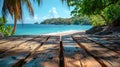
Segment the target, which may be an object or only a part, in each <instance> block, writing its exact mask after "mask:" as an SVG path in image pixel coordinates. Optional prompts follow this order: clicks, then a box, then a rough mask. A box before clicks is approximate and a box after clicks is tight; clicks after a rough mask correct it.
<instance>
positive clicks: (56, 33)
mask: <svg viewBox="0 0 120 67" xmlns="http://www.w3.org/2000/svg"><path fill="white" fill-rule="evenodd" d="M84 32H85V30H69V31H62V32H55V33H48V34H42V35H50V36H53V35H54V36H65V35H72V34H75V33H84Z"/></svg>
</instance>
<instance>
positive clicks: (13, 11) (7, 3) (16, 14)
mask: <svg viewBox="0 0 120 67" xmlns="http://www.w3.org/2000/svg"><path fill="white" fill-rule="evenodd" d="M33 1H35V2H37V3H38V4H40V2H41V0H33ZM22 4H25V5H26V6H27V8H28V9H29V12H30V15H32V16H34V12H33V8H32V5H31V1H30V0H4V1H3V7H2V15H3V18H6V17H7V15H8V14H10V15H11V16H12V18H14V27H13V30H12V33H11V34H14V32H15V30H16V25H17V21H18V20H22V19H23V18H22V16H23V15H22V14H23V13H22V11H23V9H22Z"/></svg>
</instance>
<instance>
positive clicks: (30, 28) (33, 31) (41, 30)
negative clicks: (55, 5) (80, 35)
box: [9, 24, 92, 35]
mask: <svg viewBox="0 0 120 67" xmlns="http://www.w3.org/2000/svg"><path fill="white" fill-rule="evenodd" d="M9 25H11V26H13V24H9ZM91 27H92V26H91V25H41V24H23V25H22V24H17V29H16V32H15V35H41V34H49V33H57V32H64V31H71V30H88V29H90V28H91Z"/></svg>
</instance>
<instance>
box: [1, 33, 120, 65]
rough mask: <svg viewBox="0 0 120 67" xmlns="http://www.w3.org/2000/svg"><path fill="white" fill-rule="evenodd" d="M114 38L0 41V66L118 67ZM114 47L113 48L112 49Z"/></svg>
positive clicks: (74, 36) (55, 38)
mask: <svg viewBox="0 0 120 67" xmlns="http://www.w3.org/2000/svg"><path fill="white" fill-rule="evenodd" d="M112 37H114V36H98V35H93V36H92V35H89V36H88V35H81V34H80V35H79V33H77V34H74V35H72V37H71V35H68V36H62V38H61V40H60V37H59V36H50V37H49V36H19V37H18V36H15V37H9V38H5V39H3V38H0V67H120V53H119V52H120V50H119V49H120V47H119V46H120V44H119V40H120V39H119V38H116V37H114V38H112ZM115 48H116V49H115Z"/></svg>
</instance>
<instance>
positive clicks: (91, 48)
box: [73, 37, 120, 67]
mask: <svg viewBox="0 0 120 67" xmlns="http://www.w3.org/2000/svg"><path fill="white" fill-rule="evenodd" d="M73 38H74V37H73ZM74 40H76V42H78V43H79V45H80V46H81V47H82V48H83V49H85V50H86V51H87V52H88V53H89V54H91V55H92V56H93V57H94V58H95V59H96V60H98V62H100V64H101V65H102V66H104V67H119V66H120V55H119V54H118V53H115V52H113V51H111V50H109V49H106V48H104V47H102V46H100V45H98V44H96V43H94V42H92V41H90V40H88V39H86V38H84V37H76V38H74Z"/></svg>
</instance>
